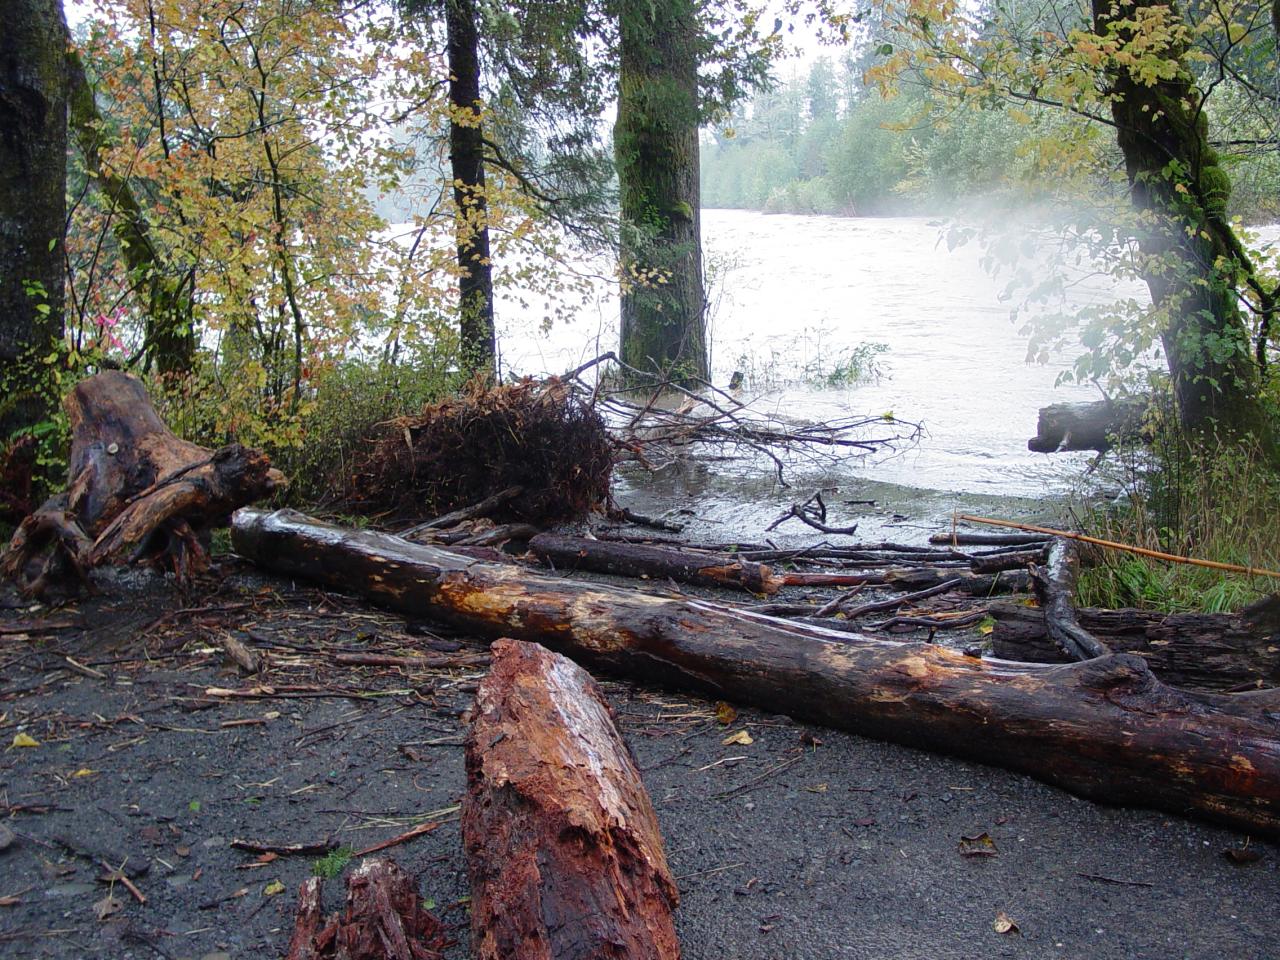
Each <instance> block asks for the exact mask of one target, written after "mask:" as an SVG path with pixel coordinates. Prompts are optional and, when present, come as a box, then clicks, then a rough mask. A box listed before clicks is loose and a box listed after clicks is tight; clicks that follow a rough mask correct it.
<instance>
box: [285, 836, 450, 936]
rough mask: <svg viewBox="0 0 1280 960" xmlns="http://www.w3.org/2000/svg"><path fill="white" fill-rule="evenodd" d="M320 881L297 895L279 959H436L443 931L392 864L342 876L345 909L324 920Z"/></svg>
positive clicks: (376, 862)
mask: <svg viewBox="0 0 1280 960" xmlns="http://www.w3.org/2000/svg"><path fill="white" fill-rule="evenodd" d="M323 893H324V882H323V881H322V880H321V879H320V878H319V877H311V878H309V879H307V880H304V881H303V882H302V886H301V887H300V888H299V890H298V909H297V914H296V916H295V918H294V926H293V936H292V937H291V938H290V940H289V949H288V952H287V953H286V954H285V960H439V958H440V957H442V956H444V954H443V950H444V947H445V936H444V928H443V926H442V925H441V923H440V921H439V920H437V919H436V918H435V917H434V916H432V915H431V914H430V913H428V912H427V910H426V909H424V908H423V906H422V898H421V897H420V896H419V895H418V889H417V885H416V884H415V883H414V882H413V878H411V877H410V876H409V875H408V874H407V873H405V872H404V871H403V870H401V869H400V867H398V866H397V865H396V863H395V862H394V861H392V860H385V859H380V858H378V859H369V860H365V861H364V862H363V863H361V864H360V866H359V867H357V868H356V869H355V871H353V872H352V873H351V874H350V875H349V876H348V877H347V904H346V909H345V910H343V912H342V913H341V914H334V915H333V916H332V917H330V918H329V919H328V920H325V918H324V915H323V912H322V907H321V900H322V896H323Z"/></svg>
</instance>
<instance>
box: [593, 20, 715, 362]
mask: <svg viewBox="0 0 1280 960" xmlns="http://www.w3.org/2000/svg"><path fill="white" fill-rule="evenodd" d="M620 6H621V17H620V20H621V22H620V25H619V28H620V38H621V51H620V63H619V75H618V121H617V124H616V125H615V127H614V154H615V157H616V160H617V166H618V186H619V192H620V201H621V206H622V235H621V241H622V269H623V278H622V333H621V348H620V356H621V358H622V361H623V362H624V363H626V364H629V365H630V366H632V367H634V368H636V369H638V370H641V371H643V372H644V373H646V374H653V375H654V377H655V378H656V379H667V378H672V379H676V380H685V381H688V380H689V379H691V378H700V379H703V380H705V379H706V378H707V376H708V359H707V340H706V296H705V293H704V291H703V278H702V237H701V227H700V215H699V205H700V197H699V193H698V55H697V47H696V37H697V35H698V23H697V13H696V8H695V6H694V4H693V3H691V2H690V0H641V2H624V3H622V4H621V5H620Z"/></svg>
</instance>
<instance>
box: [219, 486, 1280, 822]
mask: <svg viewBox="0 0 1280 960" xmlns="http://www.w3.org/2000/svg"><path fill="white" fill-rule="evenodd" d="M232 542H233V543H234V545H235V549H236V550H237V551H238V552H239V553H240V554H241V555H242V556H245V557H247V558H249V559H251V560H254V561H256V562H258V563H259V564H261V565H263V566H264V567H267V568H268V569H271V570H274V571H276V572H278V573H284V574H289V575H297V576H302V577H308V578H311V579H313V580H316V581H319V582H321V583H325V584H328V585H330V586H333V587H337V588H340V589H347V590H353V589H354V590H358V591H359V592H361V593H362V594H364V595H365V596H367V597H369V598H370V599H372V600H374V601H376V602H378V603H382V604H384V605H386V606H389V607H391V608H393V609H396V610H399V611H402V612H405V613H410V614H414V615H418V616H423V615H429V616H432V617H435V618H437V619H440V620H444V621H447V622H450V623H453V624H455V625H457V626H460V627H462V628H464V629H467V630H470V631H473V632H475V633H476V634H478V635H481V636H486V637H489V638H497V637H500V636H513V637H517V638H519V639H526V640H535V641H538V642H540V643H543V644H546V645H547V646H549V647H552V648H553V649H556V650H559V651H560V652H562V653H565V654H567V655H570V656H572V657H574V658H575V659H576V660H579V661H580V662H582V663H584V664H587V665H589V666H595V667H599V668H603V669H606V670H611V671H613V672H615V673H618V674H621V675H623V676H627V677H630V678H632V679H638V680H648V681H654V682H657V683H663V684H671V685H676V686H680V687H685V688H693V689H697V690H701V691H705V692H708V693H710V694H711V695H713V696H716V697H718V698H722V699H727V700H735V701H738V702H741V703H745V704H752V705H755V706H758V707H761V708H764V709H766V710H773V711H777V712H780V713H787V714H790V715H792V716H794V717H797V718H800V719H804V720H808V721H812V722H816V723H821V724H825V725H827V726H831V727H837V728H841V729H846V730H850V731H853V732H855V733H860V734H863V735H866V736H872V737H877V738H880V739H884V740H892V741H896V742H899V743H906V744H909V745H913V746H919V747H923V748H926V749H931V750H935V751H942V752H948V753H954V754H957V755H960V756H964V757H969V758H972V759H975V760H980V761H983V762H987V763H992V764H996V765H999V766H1004V767H1008V768H1010V769H1013V770H1019V771H1022V772H1024V773H1028V774H1030V775H1032V776H1035V777H1038V778H1039V779H1041V780H1044V781H1046V782H1048V783H1052V784H1056V785H1058V786H1060V787H1063V788H1065V789H1067V790H1070V791H1072V792H1074V793H1077V794H1079V795H1081V796H1084V797H1089V798H1092V799H1096V800H1101V801H1106V802H1109V803H1125V804H1133V805H1136V806H1142V807H1153V806H1154V807H1159V808H1162V809H1165V810H1171V811H1173V812H1175V813H1183V814H1192V813H1194V814H1199V815H1201V816H1204V817H1207V818H1211V819H1214V820H1218V821H1222V822H1225V823H1229V824H1233V825H1235V826H1237V827H1240V828H1242V829H1245V830H1249V831H1253V832H1257V833H1266V834H1271V835H1280V692H1277V691H1276V690H1266V691H1259V692H1256V693H1248V694H1232V695H1223V694H1208V693H1192V692H1188V691H1183V690H1178V689H1174V688H1171V687H1167V686H1165V685H1164V684H1162V683H1161V682H1160V681H1158V680H1157V679H1156V678H1155V677H1154V676H1153V674H1152V673H1151V670H1150V669H1149V668H1148V667H1147V665H1146V663H1145V662H1144V661H1143V660H1142V658H1140V657H1135V656H1131V655H1127V654H1115V655H1110V656H1105V657H1099V658H1097V659H1095V660H1089V661H1087V662H1083V663H1076V664H1069V665H1065V666H1046V665H1037V664H1013V663H1009V662H1006V661H990V660H981V659H978V658H973V657H967V656H964V655H962V654H960V653H957V652H955V651H951V650H947V649H943V648H939V647H935V646H931V645H929V644H920V643H895V642H889V641H879V640H873V639H871V638H868V637H858V636H856V635H850V634H844V633H837V632H835V631H830V630H825V629H822V628H820V627H815V626H810V625H807V624H794V623H789V622H787V621H781V620H775V619H773V618H769V617H762V616H758V615H753V614H751V613H749V612H747V611H744V610H733V609H729V608H726V607H723V606H719V605H716V604H712V603H707V602H704V601H698V600H691V599H686V598H667V597H655V596H649V595H645V594H641V593H638V592H635V591H627V590H622V589H617V588H613V587H609V586H604V585H599V584H589V583H575V582H573V581H568V580H564V579H555V578H551V577H545V576H540V575H538V574H535V573H531V572H529V571H528V570H524V569H521V568H519V567H516V566H513V565H502V564H492V563H485V562H478V561H474V560H472V559H471V558H469V557H460V556H457V555H455V554H451V553H449V552H448V551H446V550H440V549H437V548H433V547H428V546H421V545H417V544H410V543H406V542H405V541H403V540H400V539H398V538H396V537H393V536H390V535H387V534H379V533H374V532H371V531H359V530H348V529H343V528H340V527H335V526H331V525H329V524H324V523H320V522H317V521H314V520H311V519H309V518H307V517H305V516H303V515H301V514H298V513H296V512H293V511H277V512H275V513H266V512H264V511H260V510H251V509H245V510H241V511H238V512H237V513H236V515H235V517H234V518H233V523H232Z"/></svg>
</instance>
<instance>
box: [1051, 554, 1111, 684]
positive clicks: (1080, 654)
mask: <svg viewBox="0 0 1280 960" xmlns="http://www.w3.org/2000/svg"><path fill="white" fill-rule="evenodd" d="M1079 566H1080V560H1079V558H1078V557H1077V555H1076V549H1075V545H1074V544H1072V543H1071V541H1069V540H1065V539H1063V538H1062V537H1055V538H1054V539H1053V541H1052V542H1051V543H1050V545H1049V558H1048V562H1046V563H1045V565H1044V566H1043V567H1041V568H1039V570H1038V571H1037V573H1036V577H1035V584H1036V593H1037V594H1038V595H1039V597H1040V607H1041V612H1042V613H1043V614H1044V628H1045V631H1046V632H1047V633H1048V634H1049V637H1050V639H1052V640H1053V642H1054V643H1056V644H1057V645H1058V646H1059V647H1060V648H1061V649H1062V651H1063V652H1064V653H1065V654H1067V656H1069V657H1070V658H1071V659H1073V660H1091V659H1093V658H1094V657H1103V656H1106V655H1107V654H1108V653H1110V652H1111V651H1110V650H1108V649H1107V645H1106V644H1105V643H1103V642H1102V641H1101V640H1099V639H1098V638H1097V637H1095V636H1094V635H1093V634H1091V633H1090V632H1089V631H1088V630H1086V629H1085V628H1084V627H1082V626H1080V621H1079V620H1077V619H1076V605H1075V595H1076V574H1077V571H1078V569H1079Z"/></svg>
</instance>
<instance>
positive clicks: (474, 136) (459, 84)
mask: <svg viewBox="0 0 1280 960" xmlns="http://www.w3.org/2000/svg"><path fill="white" fill-rule="evenodd" d="M444 7H445V31H446V34H447V44H448V52H449V103H450V105H451V110H452V112H451V118H450V122H449V148H450V158H451V162H452V167H453V200H454V204H455V206H456V207H457V211H456V221H455V222H456V236H457V246H458V270H459V278H458V308H459V314H460V324H459V334H460V340H461V349H462V366H463V369H464V370H465V371H467V372H468V373H478V372H482V371H488V372H489V373H490V375H492V373H493V372H494V371H495V370H496V369H497V346H496V343H495V338H494V329H493V267H492V266H491V264H490V260H489V222H488V209H487V203H486V200H485V183H484V129H483V127H482V126H481V106H480V50H479V45H480V41H479V36H478V34H477V30H476V4H475V0H445V4H444Z"/></svg>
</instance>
